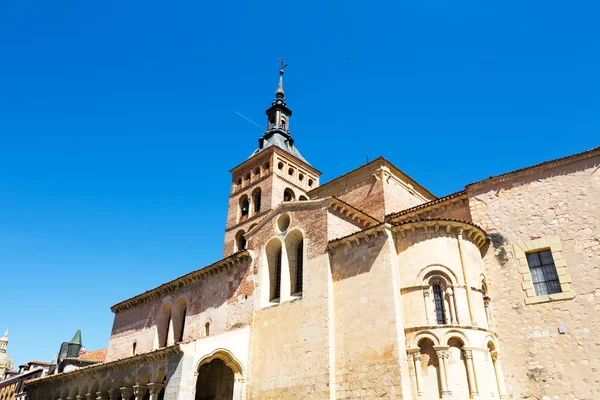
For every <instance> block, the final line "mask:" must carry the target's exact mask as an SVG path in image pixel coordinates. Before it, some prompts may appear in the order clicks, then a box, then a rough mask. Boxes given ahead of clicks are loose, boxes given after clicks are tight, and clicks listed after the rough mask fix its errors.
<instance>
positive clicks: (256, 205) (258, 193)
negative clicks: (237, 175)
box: [252, 188, 261, 214]
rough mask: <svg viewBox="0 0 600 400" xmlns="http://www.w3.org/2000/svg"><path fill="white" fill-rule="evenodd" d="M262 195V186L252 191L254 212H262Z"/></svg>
mask: <svg viewBox="0 0 600 400" xmlns="http://www.w3.org/2000/svg"><path fill="white" fill-rule="evenodd" d="M260 197H261V190H260V188H256V189H254V191H253V192H252V205H253V208H254V209H253V210H252V211H253V212H254V214H258V213H259V212H260Z"/></svg>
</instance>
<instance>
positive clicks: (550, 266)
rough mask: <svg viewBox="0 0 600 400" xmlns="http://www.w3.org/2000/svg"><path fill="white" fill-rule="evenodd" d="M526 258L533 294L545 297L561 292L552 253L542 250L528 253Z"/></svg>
mask: <svg viewBox="0 0 600 400" xmlns="http://www.w3.org/2000/svg"><path fill="white" fill-rule="evenodd" d="M526 256H527V264H528V265H529V272H531V280H532V282H533V287H534V289H535V294H536V295H537V296H547V295H549V294H554V293H560V292H562V289H561V287H560V282H559V281H558V274H557V273H556V266H555V265H554V258H552V252H551V251H550V250H542V251H536V252H535V253H528V254H526Z"/></svg>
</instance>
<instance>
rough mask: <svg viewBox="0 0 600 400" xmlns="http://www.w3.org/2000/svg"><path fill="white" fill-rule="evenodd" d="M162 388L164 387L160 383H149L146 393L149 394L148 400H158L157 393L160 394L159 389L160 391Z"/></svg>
mask: <svg viewBox="0 0 600 400" xmlns="http://www.w3.org/2000/svg"><path fill="white" fill-rule="evenodd" d="M163 386H164V385H163V384H162V383H149V384H148V391H149V392H150V400H157V399H158V393H160V389H162V388H163Z"/></svg>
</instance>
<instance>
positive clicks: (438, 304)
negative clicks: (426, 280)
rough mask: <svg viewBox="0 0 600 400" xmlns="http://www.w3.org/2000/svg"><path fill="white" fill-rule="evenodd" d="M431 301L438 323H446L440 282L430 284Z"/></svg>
mask: <svg viewBox="0 0 600 400" xmlns="http://www.w3.org/2000/svg"><path fill="white" fill-rule="evenodd" d="M431 287H432V289H433V301H434V303H435V317H436V321H437V323H438V325H443V324H445V323H446V310H445V307H444V292H443V289H442V285H441V284H440V282H435V283H434V284H433V285H432V286H431Z"/></svg>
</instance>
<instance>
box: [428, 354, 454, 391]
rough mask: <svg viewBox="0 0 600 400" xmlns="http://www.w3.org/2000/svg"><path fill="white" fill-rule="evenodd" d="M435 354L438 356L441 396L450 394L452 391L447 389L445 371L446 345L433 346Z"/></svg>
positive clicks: (446, 368)
mask: <svg viewBox="0 0 600 400" xmlns="http://www.w3.org/2000/svg"><path fill="white" fill-rule="evenodd" d="M433 349H434V350H435V354H436V355H437V358H438V365H439V368H438V371H439V373H440V383H441V385H442V398H445V397H448V396H451V395H452V392H451V391H450V390H448V376H447V375H446V371H447V370H448V357H449V356H450V355H449V354H448V347H447V346H434V347H433Z"/></svg>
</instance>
